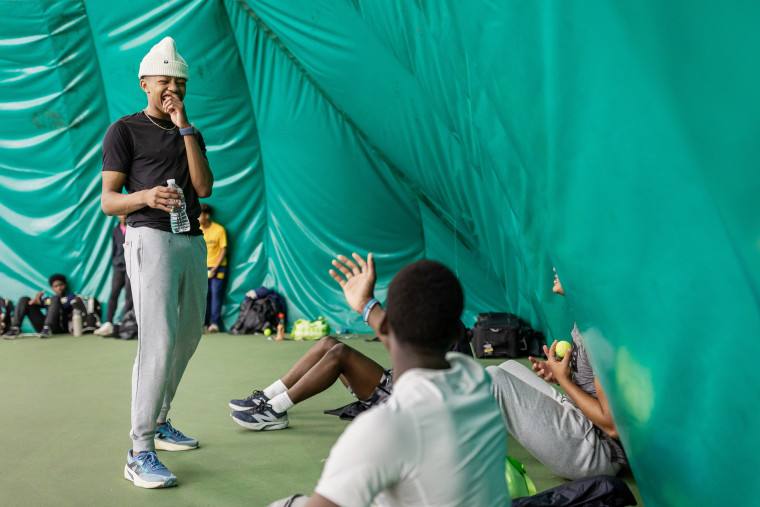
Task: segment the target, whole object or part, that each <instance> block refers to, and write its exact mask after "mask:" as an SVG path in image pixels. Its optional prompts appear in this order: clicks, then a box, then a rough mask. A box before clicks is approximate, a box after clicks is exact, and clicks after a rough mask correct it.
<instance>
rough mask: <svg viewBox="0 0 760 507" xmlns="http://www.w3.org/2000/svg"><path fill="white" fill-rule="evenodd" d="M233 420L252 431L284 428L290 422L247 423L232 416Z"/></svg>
mask: <svg viewBox="0 0 760 507" xmlns="http://www.w3.org/2000/svg"><path fill="white" fill-rule="evenodd" d="M232 420H233V421H235V422H236V423H238V424H239V425H240V426H242V427H244V428H248V429H249V430H253V431H270V430H284V429H285V428H287V427H288V425H289V424H290V421H287V420H286V421H269V422H260V423H249V422H247V421H241V420H240V419H235V418H234V417H233V418H232Z"/></svg>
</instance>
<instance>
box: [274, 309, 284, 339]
mask: <svg viewBox="0 0 760 507" xmlns="http://www.w3.org/2000/svg"><path fill="white" fill-rule="evenodd" d="M284 339H285V314H284V313H278V314H277V338H275V340H278V341H282V340H284Z"/></svg>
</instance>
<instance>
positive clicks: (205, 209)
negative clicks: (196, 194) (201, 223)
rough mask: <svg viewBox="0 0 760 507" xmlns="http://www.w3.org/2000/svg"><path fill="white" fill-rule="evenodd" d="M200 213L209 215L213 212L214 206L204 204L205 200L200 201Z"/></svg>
mask: <svg viewBox="0 0 760 507" xmlns="http://www.w3.org/2000/svg"><path fill="white" fill-rule="evenodd" d="M201 213H208V214H209V215H213V214H214V208H212V207H211V205H210V204H206V203H205V202H202V203H201Z"/></svg>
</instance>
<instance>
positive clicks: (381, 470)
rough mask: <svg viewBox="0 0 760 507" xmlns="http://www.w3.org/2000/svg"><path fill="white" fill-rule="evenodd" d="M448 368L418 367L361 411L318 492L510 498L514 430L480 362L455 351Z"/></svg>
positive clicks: (433, 499) (426, 501) (347, 501)
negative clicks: (508, 464)
mask: <svg viewBox="0 0 760 507" xmlns="http://www.w3.org/2000/svg"><path fill="white" fill-rule="evenodd" d="M446 359H447V360H448V361H449V363H450V364H451V368H449V369H446V370H427V369H413V370H408V371H406V372H405V373H404V374H403V375H402V376H401V378H399V379H398V380H397V381H396V382H395V386H394V388H393V393H392V394H391V396H390V398H388V401H387V402H386V403H385V404H383V405H379V406H376V407H374V408H372V409H371V410H368V411H367V412H364V413H362V414H360V415H359V416H358V417H357V418H356V420H355V421H354V422H353V423H351V424H350V425H349V426H348V427H347V428H346V430H345V431H344V432H343V434H342V435H341V436H340V438H339V439H338V441H337V442H336V443H335V445H334V446H333V448H332V449H331V450H330V455H329V457H328V458H327V462H326V463H325V467H324V470H323V471H322V476H321V477H320V479H319V482H318V483H317V487H316V489H315V492H316V493H318V494H320V495H322V496H323V497H325V498H327V499H328V500H330V501H332V502H334V503H336V504H338V505H341V506H344V507H350V506H368V505H371V504H372V502H373V501H374V503H375V505H377V506H378V507H379V506H386V505H414V506H435V507H443V506H448V505H450V506H468V505H470V506H473V507H475V506H477V507H484V506H490V505H494V506H499V507H503V506H505V505H509V492H508V490H507V483H506V480H505V476H504V472H505V471H504V463H505V460H506V456H507V430H506V428H505V427H504V419H503V418H502V416H501V412H500V411H499V406H498V405H497V403H496V400H495V398H494V397H493V395H492V394H491V379H490V376H489V375H488V374H487V373H486V371H485V370H484V369H483V367H482V366H480V364H479V363H478V362H477V361H475V360H474V359H472V358H471V357H467V356H465V355H462V354H458V353H454V352H450V353H449V354H447V355H446Z"/></svg>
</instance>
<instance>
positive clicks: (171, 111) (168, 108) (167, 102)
mask: <svg viewBox="0 0 760 507" xmlns="http://www.w3.org/2000/svg"><path fill="white" fill-rule="evenodd" d="M162 98H163V103H162V104H161V105H162V107H163V108H164V112H165V113H166V114H168V115H169V116H171V119H172V123H174V124H175V125H176V126H178V127H179V128H187V127H189V126H190V122H189V121H188V120H187V113H186V112H185V103H184V102H182V99H180V98H179V95H177V94H176V93H175V92H173V91H171V90H167V91H166V93H164V96H163V97H162Z"/></svg>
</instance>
